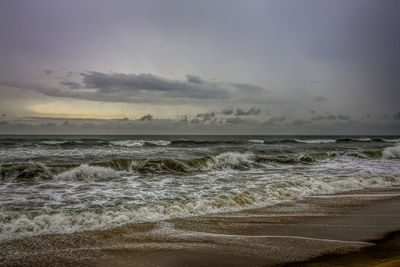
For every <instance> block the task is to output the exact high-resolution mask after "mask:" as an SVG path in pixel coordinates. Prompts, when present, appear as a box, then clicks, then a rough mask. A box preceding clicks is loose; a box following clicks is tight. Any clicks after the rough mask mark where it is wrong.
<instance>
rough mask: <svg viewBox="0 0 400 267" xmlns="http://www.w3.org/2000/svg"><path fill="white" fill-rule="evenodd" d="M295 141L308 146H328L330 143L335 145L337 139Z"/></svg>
mask: <svg viewBox="0 0 400 267" xmlns="http://www.w3.org/2000/svg"><path fill="white" fill-rule="evenodd" d="M295 141H296V142H299V143H307V144H328V143H335V142H336V139H311V140H301V139H295Z"/></svg>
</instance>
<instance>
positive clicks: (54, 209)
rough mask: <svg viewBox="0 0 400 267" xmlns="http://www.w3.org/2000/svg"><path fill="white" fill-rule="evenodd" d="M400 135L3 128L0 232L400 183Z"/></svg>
mask: <svg viewBox="0 0 400 267" xmlns="http://www.w3.org/2000/svg"><path fill="white" fill-rule="evenodd" d="M399 142H400V137H399V136H392V137H388V136H373V137H370V136H369V137H364V136H356V137H355V136H350V137H348V136H1V137H0V164H1V166H0V179H1V180H0V193H1V194H0V205H1V210H0V239H3V240H4V239H13V238H19V237H24V236H29V235H36V234H40V233H67V232H75V231H82V230H91V229H104V228H111V227H115V226H118V225H123V224H127V223H135V222H144V221H155V220H161V219H167V218H174V217H184V216H193V215H201V214H208V213H215V212H221V211H233V210H241V209H246V208H252V207H261V206H265V205H269V204H274V203H279V202H283V201H290V200H296V199H301V198H304V197H306V196H309V195H315V194H325V193H336V192H342V191H348V190H352V189H362V188H371V187H387V186H392V185H398V184H399V183H400V144H399Z"/></svg>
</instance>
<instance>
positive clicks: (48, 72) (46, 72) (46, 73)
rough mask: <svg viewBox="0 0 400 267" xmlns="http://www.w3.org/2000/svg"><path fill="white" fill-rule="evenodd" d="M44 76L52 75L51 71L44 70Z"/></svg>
mask: <svg viewBox="0 0 400 267" xmlns="http://www.w3.org/2000/svg"><path fill="white" fill-rule="evenodd" d="M44 74H45V75H47V76H50V75H52V74H53V71H52V70H45V71H44Z"/></svg>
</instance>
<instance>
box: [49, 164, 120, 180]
mask: <svg viewBox="0 0 400 267" xmlns="http://www.w3.org/2000/svg"><path fill="white" fill-rule="evenodd" d="M119 176H120V172H118V171H115V170H113V169H110V168H105V167H99V166H89V165H87V164H83V165H81V166H79V167H77V168H73V169H71V170H68V171H65V172H62V173H60V174H57V175H56V176H55V179H58V180H63V181H69V180H73V181H81V180H101V179H109V178H117V177H119Z"/></svg>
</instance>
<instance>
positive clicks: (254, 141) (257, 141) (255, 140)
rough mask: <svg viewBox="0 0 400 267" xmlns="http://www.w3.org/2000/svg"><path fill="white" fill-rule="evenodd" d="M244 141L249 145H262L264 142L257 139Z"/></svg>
mask: <svg viewBox="0 0 400 267" xmlns="http://www.w3.org/2000/svg"><path fill="white" fill-rule="evenodd" d="M246 141H247V142H250V143H256V144H264V140H259V139H249V140H246Z"/></svg>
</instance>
